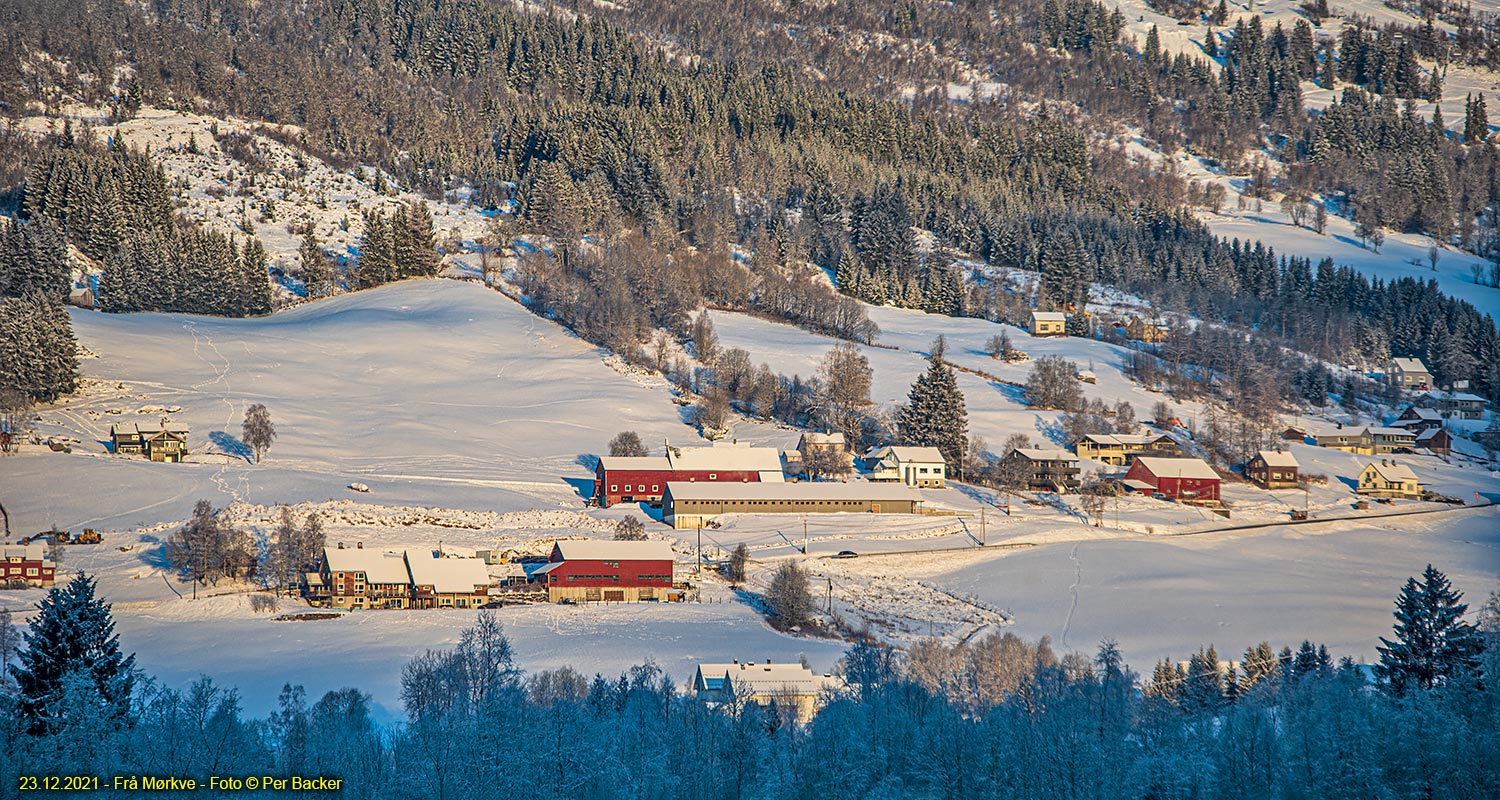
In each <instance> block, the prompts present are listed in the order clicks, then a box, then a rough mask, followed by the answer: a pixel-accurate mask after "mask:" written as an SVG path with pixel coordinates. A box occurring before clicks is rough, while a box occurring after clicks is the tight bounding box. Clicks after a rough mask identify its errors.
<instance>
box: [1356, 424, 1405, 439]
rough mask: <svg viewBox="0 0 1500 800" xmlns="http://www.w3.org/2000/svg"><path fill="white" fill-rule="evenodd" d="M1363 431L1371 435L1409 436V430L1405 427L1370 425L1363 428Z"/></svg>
mask: <svg viewBox="0 0 1500 800" xmlns="http://www.w3.org/2000/svg"><path fill="white" fill-rule="evenodd" d="M1365 432H1366V433H1368V434H1370V435H1371V436H1410V435H1411V431H1409V430H1407V429H1405V428H1385V427H1377V426H1375V425H1371V426H1370V427H1368V428H1365Z"/></svg>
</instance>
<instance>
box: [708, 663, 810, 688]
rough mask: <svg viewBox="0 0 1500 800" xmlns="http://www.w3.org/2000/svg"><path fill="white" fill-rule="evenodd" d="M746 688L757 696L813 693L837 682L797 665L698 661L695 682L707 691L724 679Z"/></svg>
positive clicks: (717, 685)
mask: <svg viewBox="0 0 1500 800" xmlns="http://www.w3.org/2000/svg"><path fill="white" fill-rule="evenodd" d="M726 680H727V681H729V683H730V685H731V686H734V687H745V688H748V689H749V691H750V693H752V694H758V695H767V694H785V695H815V694H817V693H818V692H820V691H822V690H823V689H824V688H832V687H834V686H837V685H838V680H837V679H836V678H833V677H830V676H827V675H819V674H817V673H816V672H813V671H812V670H810V669H808V668H807V667H804V666H802V665H801V664H772V663H770V662H766V663H764V664H745V663H737V664H699V665H698V675H697V680H696V681H695V683H698V684H701V685H702V686H703V688H705V689H708V690H710V691H717V690H721V689H723V688H725V687H724V681H726Z"/></svg>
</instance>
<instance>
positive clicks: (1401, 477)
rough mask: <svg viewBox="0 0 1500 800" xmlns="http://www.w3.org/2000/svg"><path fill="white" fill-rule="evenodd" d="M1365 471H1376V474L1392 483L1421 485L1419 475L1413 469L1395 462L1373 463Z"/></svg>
mask: <svg viewBox="0 0 1500 800" xmlns="http://www.w3.org/2000/svg"><path fill="white" fill-rule="evenodd" d="M1365 469H1373V470H1375V474H1376V475H1379V476H1380V477H1381V478H1382V479H1384V480H1386V481H1389V482H1390V483H1419V482H1420V481H1418V480H1417V473H1415V472H1412V471H1411V467H1408V466H1406V465H1405V464H1398V463H1396V462H1394V461H1373V462H1371V463H1370V465H1369V466H1367V467H1365Z"/></svg>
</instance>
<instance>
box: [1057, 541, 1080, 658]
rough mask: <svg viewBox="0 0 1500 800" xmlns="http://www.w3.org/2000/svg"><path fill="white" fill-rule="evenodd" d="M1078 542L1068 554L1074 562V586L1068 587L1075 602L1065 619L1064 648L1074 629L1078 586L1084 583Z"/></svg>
mask: <svg viewBox="0 0 1500 800" xmlns="http://www.w3.org/2000/svg"><path fill="white" fill-rule="evenodd" d="M1078 544H1079V543H1078V542H1074V543H1073V549H1072V550H1070V551H1069V552H1068V559H1069V560H1071V561H1072V562H1073V585H1072V586H1069V587H1068V592H1069V593H1070V594H1072V595H1073V602H1072V603H1071V604H1069V605H1068V616H1067V617H1065V618H1063V628H1062V637H1061V638H1062V646H1063V648H1064V649H1066V648H1067V646H1068V630H1069V629H1070V628H1072V627H1073V612H1074V611H1077V610H1078V585H1079V584H1081V583H1083V563H1082V562H1080V561H1079V560H1078Z"/></svg>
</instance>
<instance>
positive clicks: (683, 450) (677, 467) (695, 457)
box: [599, 442, 781, 481]
mask: <svg viewBox="0 0 1500 800" xmlns="http://www.w3.org/2000/svg"><path fill="white" fill-rule="evenodd" d="M599 463H600V464H602V465H603V466H604V468H605V469H606V470H642V471H649V472H672V471H687V470H691V471H695V472H704V471H708V472H713V471H723V472H760V473H763V474H762V475H761V476H760V479H761V480H763V481H764V480H772V481H774V480H779V477H778V476H780V475H781V451H780V450H778V449H776V448H774V447H755V446H753V445H750V444H738V443H734V442H714V443H713V445H712V446H709V447H671V446H668V447H667V454H666V455H664V456H603V457H601V458H600V459H599Z"/></svg>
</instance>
